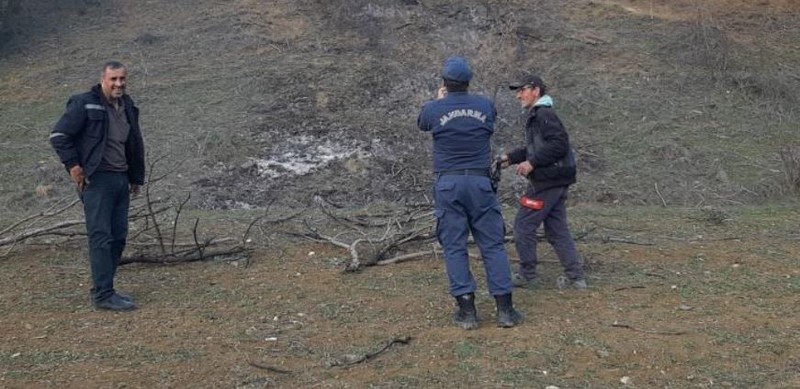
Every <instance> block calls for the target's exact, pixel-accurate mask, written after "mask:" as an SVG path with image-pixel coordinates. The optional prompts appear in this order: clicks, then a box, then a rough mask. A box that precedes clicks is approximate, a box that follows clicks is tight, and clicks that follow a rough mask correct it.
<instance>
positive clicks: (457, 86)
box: [443, 78, 469, 92]
mask: <svg viewBox="0 0 800 389" xmlns="http://www.w3.org/2000/svg"><path fill="white" fill-rule="evenodd" d="M443 80H444V87H445V89H447V91H448V92H466V91H467V90H468V89H469V83H468V82H466V83H465V82H458V81H453V80H448V79H446V78H444V79H443Z"/></svg>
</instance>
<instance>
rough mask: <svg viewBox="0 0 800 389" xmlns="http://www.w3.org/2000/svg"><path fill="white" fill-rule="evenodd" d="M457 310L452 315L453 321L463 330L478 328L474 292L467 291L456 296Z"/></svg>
mask: <svg viewBox="0 0 800 389" xmlns="http://www.w3.org/2000/svg"><path fill="white" fill-rule="evenodd" d="M456 302H457V303H458V311H456V313H455V314H454V315H453V322H454V323H456V325H457V326H459V327H461V328H463V329H465V330H474V329H476V328H478V312H477V311H476V310H475V294H474V293H467V294H462V295H461V296H456Z"/></svg>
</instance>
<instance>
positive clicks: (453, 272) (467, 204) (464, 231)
mask: <svg viewBox="0 0 800 389" xmlns="http://www.w3.org/2000/svg"><path fill="white" fill-rule="evenodd" d="M434 195H435V199H436V210H435V211H434V213H435V215H436V219H437V228H436V236H437V237H438V238H439V243H441V244H442V248H443V249H444V258H445V266H446V268H447V276H448V277H449V279H450V294H452V295H453V296H460V295H463V294H465V293H474V292H475V289H476V283H475V278H474V277H473V276H472V272H471V271H470V266H469V256H468V252H467V237H468V235H469V233H470V232H472V236H473V237H474V238H475V242H476V243H477V244H478V248H479V249H480V251H481V256H482V257H483V266H484V269H485V270H486V278H487V283H488V284H489V293H491V294H492V295H493V296H498V295H504V294H508V293H511V291H512V289H513V286H512V285H511V267H510V265H509V262H508V254H507V253H506V248H505V245H504V242H503V241H504V238H505V224H504V223H503V215H502V213H501V212H500V203H499V202H498V201H497V197H496V196H495V193H494V191H493V190H492V185H491V182H490V181H489V178H488V177H483V176H472V175H445V176H440V177H438V179H437V180H436V184H435V193H434Z"/></svg>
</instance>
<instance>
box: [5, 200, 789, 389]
mask: <svg viewBox="0 0 800 389" xmlns="http://www.w3.org/2000/svg"><path fill="white" fill-rule="evenodd" d="M642 212H645V213H648V214H651V215H653V216H654V217H655V218H656V219H657V220H658V222H655V221H653V222H646V221H644V220H645V219H644V218H641V216H642ZM768 215H774V216H768ZM779 215H780V216H779ZM788 217H791V218H795V220H796V218H797V217H798V215H797V212H796V210H789V209H786V208H780V209H752V210H749V211H746V212H741V211H736V212H734V213H732V214H730V221H728V222H725V223H724V224H721V225H716V227H712V226H709V225H708V224H706V222H707V220H706V219H703V218H702V215H701V214H694V213H692V212H691V211H680V210H673V211H665V210H641V211H637V210H629V211H628V212H619V211H616V210H609V209H606V208H583V207H582V208H579V209H578V210H576V211H573V219H574V220H573V222H574V223H575V225H576V228H577V229H578V230H581V229H584V228H587V227H590V226H594V227H593V228H594V230H593V232H592V233H591V234H590V235H588V237H586V238H584V240H582V241H580V243H579V246H580V250H581V252H582V254H583V256H584V259H585V261H586V263H587V265H588V268H589V283H590V285H591V288H590V290H589V292H587V293H580V292H560V291H558V290H556V289H555V288H554V287H553V286H550V285H552V283H553V282H554V280H555V278H556V276H557V275H558V274H560V272H561V269H560V267H559V266H558V265H557V264H556V262H555V258H554V257H553V255H552V252H551V251H550V250H549V249H547V247H546V245H545V247H543V251H542V259H543V261H544V263H543V264H542V273H543V277H544V278H545V280H546V281H547V286H545V287H543V288H542V289H540V290H536V291H517V292H516V293H515V301H516V304H517V306H518V308H519V309H520V310H522V311H523V312H525V313H526V314H527V320H526V322H525V323H524V324H523V325H521V326H520V327H518V328H514V329H511V330H503V329H498V328H495V327H494V325H493V320H494V318H493V309H494V304H493V301H492V300H491V298H490V296H488V295H487V293H486V289H485V279H484V277H483V272H482V271H481V270H480V267H481V266H480V263H479V262H475V263H473V266H474V270H475V275H476V276H477V277H478V280H479V284H480V285H481V286H480V290H479V293H478V299H477V306H478V309H479V314H480V317H481V327H480V328H479V329H478V330H477V331H471V332H464V331H461V330H459V329H457V328H455V327H454V326H453V325H452V324H451V323H450V314H451V312H452V310H453V303H452V301H451V298H450V297H449V296H448V294H447V285H446V277H445V275H444V268H443V264H442V263H441V260H440V259H435V258H432V257H431V258H426V259H423V260H420V261H416V262H408V263H403V264H398V265H390V266H380V267H371V268H367V269H365V270H364V271H362V272H360V273H356V274H349V273H343V272H342V267H343V264H344V263H346V261H347V260H348V257H347V256H348V253H346V252H345V251H344V250H339V249H335V248H332V247H330V246H327V245H319V244H298V243H300V242H291V245H290V246H284V247H285V248H284V249H282V250H280V249H278V247H279V246H280V242H278V241H275V242H273V243H274V244H276V246H274V248H273V249H262V250H260V251H258V252H256V253H255V254H254V255H253V257H252V258H251V261H250V262H249V264H248V263H247V262H245V261H242V260H238V261H232V262H231V261H219V262H212V263H192V264H182V265H175V266H167V267H164V266H143V265H131V266H125V267H123V268H122V269H121V271H120V274H119V277H118V287H119V288H120V289H121V290H124V291H126V292H130V293H132V294H133V295H134V296H135V298H136V299H137V301H138V303H139V305H140V306H141V308H140V309H139V310H138V311H135V312H133V313H126V314H113V313H107V312H95V311H92V310H91V308H90V307H89V305H88V292H87V291H88V286H87V281H88V279H87V278H88V269H87V267H86V264H85V260H84V259H83V254H82V252H81V251H83V250H82V249H81V248H76V249H66V248H65V249H59V250H49V249H48V250H38V251H28V252H26V253H23V254H19V255H16V256H14V257H11V258H7V259H5V260H3V262H2V266H3V267H4V268H5V269H6V271H4V272H3V273H2V274H3V276H1V277H2V279H0V296H2V299H0V310H2V311H3V312H4V314H3V315H2V317H0V330H2V331H3V333H5V334H6V336H5V337H4V338H3V340H2V341H0V349H2V352H0V382H2V386H5V387H31V386H41V387H47V386H56V385H57V386H62V387H78V386H83V385H86V383H91V384H92V385H94V386H100V387H112V386H113V387H119V386H123V385H124V386H130V387H140V386H154V387H220V386H223V387H242V388H254V387H287V388H288V387H307V386H311V385H325V386H332V387H345V386H357V387H366V386H376V387H388V388H395V387H397V388H399V387H453V388H455V387H464V386H465V385H466V386H483V387H496V386H537V387H539V386H541V387H544V386H547V385H557V386H560V387H582V386H587V385H591V386H600V387H614V386H618V385H619V384H620V380H621V379H622V378H623V377H629V379H630V380H631V381H632V384H633V385H635V386H641V387H663V386H673V387H689V386H692V387H693V386H699V387H710V386H717V385H723V386H727V387H752V386H754V385H755V386H767V387H792V386H794V385H796V384H798V383H799V382H798V381H797V374H796V373H797V367H798V366H800V360H798V359H797V356H796V355H793V354H792V349H791V348H789V347H787V346H786V345H789V344H796V343H797V342H798V341H800V339H798V334H800V331H798V330H800V329H799V328H798V327H797V323H796V322H795V321H793V320H792V319H791V318H792V317H795V316H796V315H797V313H798V312H797V305H796V304H795V300H796V299H795V298H794V296H795V295H796V294H797V291H798V288H800V283H798V280H800V273H798V271H797V269H796V266H795V263H794V258H797V256H798V255H800V252H798V250H797V247H795V246H796V245H795V244H793V241H792V240H791V239H787V238H789V237H790V235H787V233H790V232H791V230H792V228H796V226H792V225H790V224H792V223H791V222H790V221H788V220H787V219H786V218H788ZM675 226H682V227H681V229H680V230H676V229H675V228H674V227H675ZM701 235H702V236H701ZM615 239H616V240H615ZM622 241H625V242H627V243H621V242H622ZM604 242H605V243H604ZM614 242H617V243H614ZM286 243H289V242H286ZM645 244H649V245H645ZM402 336H410V337H411V339H412V340H411V342H410V344H408V345H395V346H393V347H392V348H390V349H389V350H388V351H386V352H384V353H383V354H380V355H379V356H378V357H376V358H374V359H371V360H369V361H367V362H365V363H361V364H356V365H353V366H351V367H337V366H336V365H337V364H339V363H341V362H342V361H347V360H350V359H351V358H353V356H358V355H363V354H366V353H371V352H374V351H377V350H378V349H380V348H382V347H383V346H384V345H385V344H386V342H388V341H390V340H392V339H394V338H397V337H402ZM258 366H261V367H258ZM264 366H267V367H269V368H273V370H265V368H264ZM276 369H277V370H282V371H287V372H288V373H281V372H277V371H276Z"/></svg>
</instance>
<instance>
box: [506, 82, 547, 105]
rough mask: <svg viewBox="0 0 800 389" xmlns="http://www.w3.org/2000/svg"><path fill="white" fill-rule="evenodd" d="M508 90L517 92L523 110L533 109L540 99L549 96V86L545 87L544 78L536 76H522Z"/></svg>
mask: <svg viewBox="0 0 800 389" xmlns="http://www.w3.org/2000/svg"><path fill="white" fill-rule="evenodd" d="M508 88H509V89H511V90H513V91H517V100H519V103H520V105H522V108H532V107H533V105H534V104H536V102H537V101H539V98H540V97H542V96H544V95H545V94H547V86H545V85H544V81H542V78H541V77H539V76H537V75H535V74H525V75H523V76H521V77H520V78H519V79H518V80H517V81H516V82H514V83H512V84H511V85H509V86H508Z"/></svg>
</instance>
